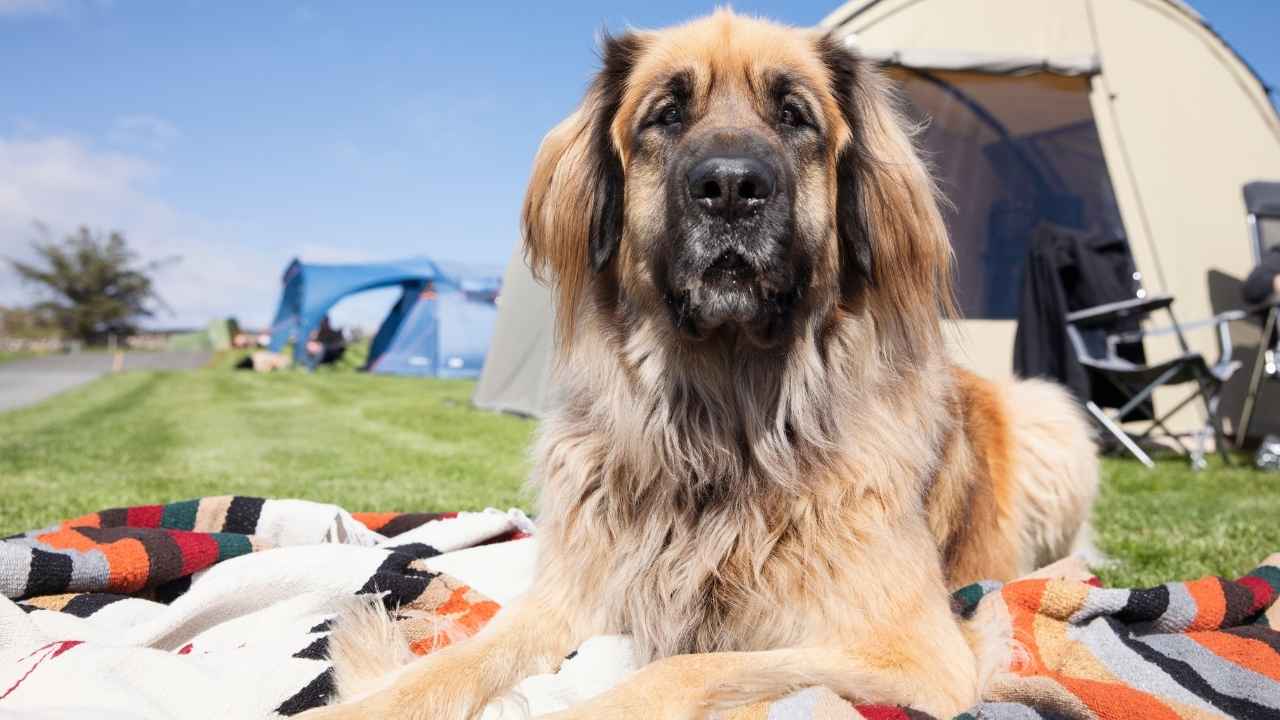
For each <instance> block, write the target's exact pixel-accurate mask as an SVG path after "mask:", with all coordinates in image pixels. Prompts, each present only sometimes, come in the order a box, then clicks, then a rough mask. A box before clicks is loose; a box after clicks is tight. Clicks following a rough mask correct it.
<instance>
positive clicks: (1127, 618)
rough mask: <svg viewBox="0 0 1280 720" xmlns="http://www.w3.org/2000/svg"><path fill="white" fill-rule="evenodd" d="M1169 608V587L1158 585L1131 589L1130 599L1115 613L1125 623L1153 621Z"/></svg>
mask: <svg viewBox="0 0 1280 720" xmlns="http://www.w3.org/2000/svg"><path fill="white" fill-rule="evenodd" d="M1168 609H1169V588H1167V587H1165V586H1164V585H1157V586H1156V587H1153V588H1145V589H1142V590H1131V591H1130V592H1129V601H1128V602H1126V603H1125V604H1124V608H1123V609H1121V610H1120V612H1118V613H1116V614H1115V618H1116V619H1117V620H1119V621H1120V622H1123V623H1135V622H1151V621H1153V620H1156V619H1158V618H1159V617H1160V616H1161V615H1163V614H1164V612H1165V610H1168Z"/></svg>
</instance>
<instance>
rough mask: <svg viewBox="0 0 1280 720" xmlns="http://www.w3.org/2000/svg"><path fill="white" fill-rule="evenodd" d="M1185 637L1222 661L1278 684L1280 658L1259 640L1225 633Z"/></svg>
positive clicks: (1188, 635) (1193, 634)
mask: <svg viewBox="0 0 1280 720" xmlns="http://www.w3.org/2000/svg"><path fill="white" fill-rule="evenodd" d="M1187 637H1190V638H1191V639H1192V640H1195V641H1196V642H1198V643H1200V645H1201V646H1202V647H1204V648H1205V649H1206V650H1208V651H1209V652H1211V653H1213V654H1214V655H1217V656H1218V657H1220V658H1222V659H1224V660H1227V661H1229V662H1233V663H1235V664H1236V665H1239V666H1240V667H1242V668H1245V669H1246V670H1252V671H1254V672H1256V673H1258V674H1259V675H1264V676H1266V677H1269V678H1271V679H1272V680H1275V681H1276V682H1280V658H1278V657H1277V655H1276V651H1275V650H1272V649H1271V646H1270V645H1267V644H1266V643H1264V642H1262V641H1260V640H1253V639H1251V638H1245V637H1240V636H1239V635H1232V634H1231V633H1225V632H1193V633H1187Z"/></svg>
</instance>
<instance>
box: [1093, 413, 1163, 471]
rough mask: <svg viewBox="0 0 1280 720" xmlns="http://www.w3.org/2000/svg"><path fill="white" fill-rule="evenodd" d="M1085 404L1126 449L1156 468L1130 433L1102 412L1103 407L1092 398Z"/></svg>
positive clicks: (1145, 463) (1152, 467) (1140, 460)
mask: <svg viewBox="0 0 1280 720" xmlns="http://www.w3.org/2000/svg"><path fill="white" fill-rule="evenodd" d="M1084 406H1085V409H1087V410H1088V411H1089V414H1090V415H1093V417H1094V419H1095V420H1097V421H1098V423H1099V424H1101V425H1102V427H1104V428H1106V429H1107V431H1108V432H1110V433H1111V434H1112V435H1114V436H1115V438H1116V439H1117V440H1119V441H1120V444H1121V445H1124V447H1125V449H1126V450H1128V451H1129V452H1130V454H1132V455H1133V456H1134V457H1136V458H1138V460H1139V462H1141V463H1142V464H1143V465H1146V466H1147V467H1148V468H1149V469H1154V468H1155V466H1156V464H1155V463H1153V462H1151V458H1150V457H1149V456H1148V455H1147V454H1146V453H1145V452H1143V451H1142V448H1140V447H1138V444H1137V443H1135V442H1134V441H1133V438H1130V437H1129V433H1127V432H1125V431H1124V428H1122V427H1120V426H1119V425H1117V424H1116V423H1115V422H1113V421H1112V420H1111V418H1109V417H1107V414H1106V413H1104V412H1102V408H1100V407H1098V406H1097V405H1096V404H1095V403H1094V402H1093V401H1092V400H1090V401H1089V402H1087V403H1085V404H1084Z"/></svg>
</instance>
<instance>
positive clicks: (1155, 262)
mask: <svg viewBox="0 0 1280 720" xmlns="http://www.w3.org/2000/svg"><path fill="white" fill-rule="evenodd" d="M822 24H823V25H824V26H825V27H827V28H830V29H831V30H832V32H834V33H836V34H837V35H838V36H840V37H842V38H843V39H844V41H845V42H847V43H848V44H849V45H850V46H851V47H854V48H856V49H858V50H859V51H860V52H861V53H862V54H864V55H865V56H867V57H869V58H872V59H874V60H877V61H879V62H881V63H883V64H884V65H885V66H886V67H887V68H888V71H889V72H890V73H891V75H893V77H894V78H895V79H897V80H898V81H900V82H901V83H902V86H903V90H904V94H905V96H906V100H907V101H908V104H909V105H910V109H911V110H913V111H914V112H916V113H919V115H920V116H921V119H922V120H927V121H928V123H929V124H928V126H927V129H926V130H925V132H924V134H923V137H922V142H923V144H924V146H925V149H926V151H928V152H929V154H930V158H931V161H932V162H933V164H934V166H935V167H936V169H937V172H938V174H939V176H940V181H941V184H942V187H943V190H944V192H946V193H947V195H948V196H949V198H950V199H951V201H952V202H953V203H954V205H955V207H956V211H955V212H954V213H952V214H951V215H950V218H949V222H950V225H951V232H952V235H953V243H954V246H955V250H956V258H957V271H958V275H959V277H958V290H959V296H960V297H959V300H960V303H961V306H962V307H963V309H964V310H965V316H966V318H969V319H967V320H965V321H963V322H962V323H961V326H962V327H961V328H960V329H961V332H959V333H958V334H957V337H958V338H959V339H960V342H961V345H962V347H961V348H960V349H959V351H958V353H959V354H958V357H959V358H960V359H961V360H962V361H963V362H966V363H967V364H969V365H971V366H973V367H974V368H975V369H977V370H979V371H980V372H983V373H986V374H988V375H1001V374H1007V373H1009V372H1010V371H1011V363H1012V353H1013V337H1014V321H1013V319H1012V318H1013V316H1014V313H1015V311H1016V307H1017V297H1018V286H1019V277H1020V273H1021V264H1022V261H1023V259H1024V258H1025V256H1026V251H1027V240H1028V238H1029V233H1028V232H1027V230H1028V229H1029V226H1030V224H1031V223H1032V222H1033V221H1034V220H1036V219H1037V218H1039V219H1048V220H1050V221H1054V222H1058V223H1060V224H1066V225H1078V226H1089V227H1093V228H1101V229H1104V230H1109V231H1113V232H1116V233H1123V234H1124V235H1125V236H1127V238H1128V239H1129V242H1130V244H1131V246H1132V248H1133V251H1134V255H1135V260H1136V262H1137V265H1138V268H1139V270H1140V271H1141V272H1142V273H1143V274H1144V275H1145V281H1144V282H1145V285H1146V287H1147V289H1148V290H1149V291H1151V292H1168V293H1170V294H1173V295H1174V296H1176V297H1177V299H1178V300H1177V306H1176V307H1177V310H1178V311H1179V315H1180V316H1181V317H1182V318H1184V319H1192V318H1196V317H1204V316H1208V315H1210V314H1211V308H1210V300H1209V292H1208V287H1207V273H1208V271H1209V270H1210V269H1217V270H1220V271H1222V272H1224V273H1226V274H1228V275H1231V276H1235V277H1243V276H1244V275H1245V274H1246V273H1247V272H1248V270H1249V268H1250V266H1251V264H1252V255H1251V251H1250V247H1249V242H1248V234H1247V228H1246V220H1245V210H1244V205H1243V201H1242V196H1241V189H1242V186H1243V185H1244V184H1245V183H1246V182H1248V181H1250V180H1256V179H1266V178H1277V179H1280V120H1278V119H1277V116H1276V112H1275V109H1274V108H1273V107H1272V106H1271V104H1270V102H1269V99H1268V97H1267V93H1266V90H1265V89H1264V87H1263V85H1262V83H1261V81H1260V80H1259V78H1258V77H1257V76H1256V75H1255V74H1253V73H1252V71H1251V70H1250V69H1249V67H1248V66H1247V65H1246V64H1245V63H1244V62H1243V61H1242V60H1241V59H1240V58H1239V57H1238V56H1237V55H1236V54H1235V53H1234V52H1232V50H1231V49H1230V48H1229V47H1228V46H1227V45H1226V43H1224V42H1223V41H1222V39H1221V38H1219V37H1218V36H1217V35H1216V34H1214V32H1213V31H1212V30H1211V29H1210V28H1209V27H1208V26H1207V25H1206V24H1205V22H1204V20H1203V19H1202V18H1200V16H1199V15H1197V14H1196V13H1195V11H1194V10H1192V9H1191V8H1189V7H1188V6H1186V5H1185V4H1183V3H1182V2H1179V1H1178V0H855V1H854V2H850V3H848V4H847V5H845V6H843V7H841V8H839V9H838V10H836V11H835V12H834V13H832V14H831V15H830V16H829V17H828V18H826V19H825V20H824V21H823V23H822ZM1028 158H1031V159H1028ZM1026 188H1033V189H1034V190H1035V192H1034V197H1032V198H1031V199H1030V200H1029V199H1028V193H1027V192H1025V191H1024V190H1025V189H1026ZM511 263H512V264H511V268H510V269H509V270H508V277H507V280H506V284H505V285H504V296H503V298H502V306H501V310H500V312H501V313H502V315H501V318H500V320H499V326H498V328H497V329H496V332H495V337H494V341H493V344H492V345H491V346H490V351H489V358H488V360H487V362H486V363H485V371H484V375H483V376H482V378H481V381H480V386H479V388H478V389H477V392H476V397H475V400H476V403H477V404H478V405H480V406H483V407H492V408H500V409H514V410H518V411H521V412H526V413H531V414H536V413H537V412H538V410H539V409H540V408H541V407H542V405H541V403H543V402H545V398H546V392H545V387H544V385H545V383H546V382H547V377H548V373H547V369H548V361H547V359H546V358H545V353H547V352H548V351H549V348H550V343H549V342H548V338H549V337H550V333H551V321H550V307H549V299H548V296H547V294H546V293H545V291H543V290H541V289H540V288H538V287H537V286H536V285H533V284H532V282H530V281H529V280H528V269H527V268H525V267H524V265H523V261H522V258H521V257H520V256H519V253H516V255H515V256H514V257H513V259H512V261H511ZM1201 335H1204V337H1200V336H1199V335H1193V337H1192V339H1193V340H1197V341H1203V344H1202V346H1201V347H1200V349H1202V350H1203V351H1205V352H1207V353H1211V352H1212V349H1213V344H1212V337H1210V336H1209V335H1210V334H1201ZM1152 350H1153V351H1158V350H1159V347H1158V346H1156V347H1153V348H1152Z"/></svg>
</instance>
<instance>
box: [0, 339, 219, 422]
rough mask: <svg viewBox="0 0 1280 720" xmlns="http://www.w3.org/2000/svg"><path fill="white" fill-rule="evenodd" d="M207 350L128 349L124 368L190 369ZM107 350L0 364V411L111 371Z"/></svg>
mask: <svg viewBox="0 0 1280 720" xmlns="http://www.w3.org/2000/svg"><path fill="white" fill-rule="evenodd" d="M210 356H211V354H210V353H207V352H128V353H125V355H124V369H125V370H190V369H193V368H198V367H203V366H204V365H205V364H206V363H208V362H209V358H210ZM111 360H112V356H111V354H110V353H105V352H83V353H76V354H73V355H42V356H40V357H33V358H24V359H22V360H13V361H11V362H6V363H0V412H4V411H5V410H13V409H14V408H20V407H25V406H27V405H33V404H35V403H38V402H40V401H41V400H44V399H45V398H47V397H50V396H53V395H56V394H58V393H60V392H63V391H64V390H70V389H71V388H73V387H76V386H78V385H83V384H84V383H87V382H89V381H90V380H94V379H96V378H98V377H101V376H103V375H105V374H107V373H109V372H111Z"/></svg>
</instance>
